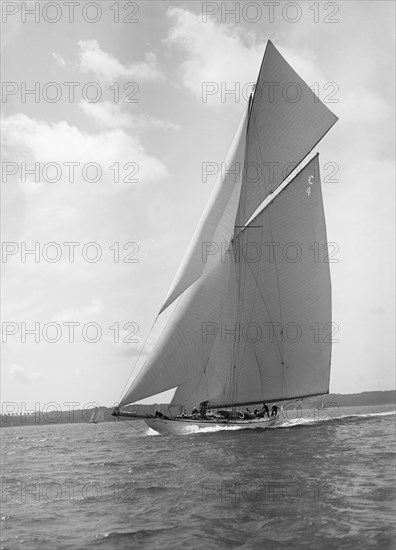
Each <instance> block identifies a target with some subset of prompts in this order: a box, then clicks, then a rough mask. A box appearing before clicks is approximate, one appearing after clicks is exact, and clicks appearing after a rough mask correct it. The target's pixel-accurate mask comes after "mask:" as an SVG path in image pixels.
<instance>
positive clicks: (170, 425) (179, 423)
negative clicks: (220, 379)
mask: <svg viewBox="0 0 396 550" xmlns="http://www.w3.org/2000/svg"><path fill="white" fill-rule="evenodd" d="M144 421H145V422H146V424H147V426H148V427H149V428H151V429H152V430H154V431H156V432H157V433H159V434H161V435H167V434H173V435H185V434H192V433H208V432H217V431H222V430H268V429H272V428H277V427H279V426H280V425H281V423H282V422H281V420H280V419H279V418H270V419H267V418H266V419H260V420H255V419H254V420H241V421H237V422H229V421H223V420H203V421H199V420H174V419H163V418H145V419H144Z"/></svg>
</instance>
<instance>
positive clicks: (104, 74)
mask: <svg viewBox="0 0 396 550" xmlns="http://www.w3.org/2000/svg"><path fill="white" fill-rule="evenodd" d="M78 45H79V47H80V53H79V69H80V70H81V71H82V72H92V73H94V74H95V75H96V76H97V77H98V78H99V79H100V80H101V81H103V82H115V81H117V80H119V79H129V78H132V79H136V80H162V79H163V78H164V76H163V74H162V73H161V71H160V69H159V68H158V64H157V57H156V55H155V54H154V53H152V52H148V53H146V55H145V60H144V61H137V62H135V63H130V64H129V65H123V64H122V63H121V62H120V61H119V60H118V59H117V58H116V57H114V56H113V55H111V54H109V53H107V52H105V51H103V50H102V49H101V48H100V45H99V42H98V41H97V40H80V41H79V42H78Z"/></svg>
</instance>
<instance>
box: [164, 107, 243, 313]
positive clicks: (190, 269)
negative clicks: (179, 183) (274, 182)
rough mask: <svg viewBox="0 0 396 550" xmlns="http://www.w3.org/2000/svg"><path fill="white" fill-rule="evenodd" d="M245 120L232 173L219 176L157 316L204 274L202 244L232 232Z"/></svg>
mask: <svg viewBox="0 0 396 550" xmlns="http://www.w3.org/2000/svg"><path fill="white" fill-rule="evenodd" d="M247 116H248V113H247V109H246V111H245V113H244V115H243V117H242V120H241V123H240V125H239V128H238V130H237V133H236V135H235V138H234V140H233V142H232V144H231V147H230V150H229V152H228V155H227V158H226V161H225V165H226V166H227V167H232V169H231V168H229V171H228V172H226V173H225V174H220V175H219V177H218V179H217V181H216V184H215V187H214V189H213V191H212V194H211V196H210V199H209V201H208V204H207V205H206V208H205V210H204V212H203V214H202V216H201V219H200V221H199V224H198V226H197V228H196V230H195V233H194V235H193V238H192V240H191V242H190V244H189V247H188V249H187V251H186V253H185V255H184V258H183V261H182V263H181V264H180V267H179V270H178V272H177V274H176V277H175V279H174V281H173V283H172V286H171V288H170V290H169V292H168V296H167V297H166V300H165V302H164V305H163V306H162V308H161V311H160V313H161V312H162V311H164V310H165V309H166V308H167V307H168V306H169V305H170V304H171V303H172V302H173V301H174V300H176V298H178V297H179V296H180V294H182V293H183V292H184V291H185V290H186V289H187V288H188V287H189V286H190V285H191V284H193V283H194V281H196V280H197V279H198V278H199V277H200V276H201V275H202V273H203V272H204V269H205V264H206V262H205V261H204V260H205V258H203V257H202V253H203V252H205V250H203V245H204V243H208V245H209V246H210V244H211V243H217V242H222V241H224V240H227V239H229V238H230V237H231V235H232V233H233V231H234V223H235V215H236V211H237V208H238V202H239V197H240V193H241V183H242V172H243V163H244V157H245V143H246V126H247Z"/></svg>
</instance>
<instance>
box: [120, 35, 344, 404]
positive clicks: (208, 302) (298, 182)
mask: <svg viewBox="0 0 396 550" xmlns="http://www.w3.org/2000/svg"><path fill="white" fill-rule="evenodd" d="M293 90H294V91H295V92H296V93H297V96H293V95H292V91H293ZM336 120H337V117H336V116H335V115H334V114H333V113H332V112H331V111H330V110H329V109H328V108H327V107H326V106H325V105H324V104H323V103H322V102H321V101H320V100H319V99H318V98H317V97H316V96H315V94H314V93H313V92H312V90H311V89H310V88H309V87H308V86H307V84H306V83H305V82H304V81H303V80H302V79H301V78H300V77H299V75H298V74H297V73H296V72H295V71H294V70H293V69H292V68H291V67H290V65H289V64H288V63H287V62H286V61H285V59H284V58H283V57H282V56H281V55H280V53H279V52H278V51H277V50H276V49H275V47H274V46H273V44H272V43H271V42H270V41H268V44H267V47H266V50H265V53H264V57H263V62H262V65H261V68H260V72H259V76H258V79H257V84H256V86H255V88H254V92H253V93H252V94H251V96H250V98H249V104H248V107H247V109H246V112H245V114H244V117H243V119H242V122H241V124H240V126H239V128H238V131H237V134H236V137H235V139H234V141H233V144H232V146H231V149H230V152H229V154H228V156H227V159H226V166H232V167H233V168H235V167H237V166H238V167H239V169H238V170H239V172H238V170H237V172H238V173H237V177H236V176H235V173H234V172H232V174H231V175H230V174H229V173H226V176H225V180H224V181H223V180H222V178H221V176H220V177H219V179H218V181H217V183H216V185H215V188H214V191H213V193H212V195H211V198H210V200H209V202H208V205H207V207H206V208H205V211H204V213H203V216H202V218H201V220H200V222H199V224H198V227H197V229H196V232H195V234H194V236H193V239H192V241H191V243H190V245H189V247H188V250H187V252H186V255H185V257H184V259H183V262H182V264H181V266H180V268H179V270H178V273H177V274H176V277H175V280H174V281H173V283H172V286H171V289H170V291H169V293H168V296H167V298H166V300H165V303H164V305H163V306H162V309H161V312H162V311H164V310H165V309H166V308H168V307H169V305H170V304H172V303H173V302H174V301H175V300H176V299H179V301H178V304H177V306H176V308H175V310H174V313H173V314H172V318H171V320H170V322H169V323H168V325H167V327H166V328H165V330H164V332H163V333H162V335H161V337H160V339H159V340H158V342H157V344H156V346H155V348H154V350H153V351H152V353H151V354H150V356H149V357H148V359H147V360H146V362H145V364H144V365H143V368H142V369H141V371H140V372H139V374H138V376H137V377H136V379H135V380H134V381H133V383H132V385H131V386H130V388H129V390H128V391H127V393H126V394H125V396H124V397H123V399H122V400H121V403H120V406H122V405H124V404H127V403H132V402H136V401H139V400H141V399H144V398H146V397H149V396H151V395H155V394H157V393H161V392H163V391H165V390H168V389H171V388H176V392H175V394H174V397H173V400H172V405H173V406H176V405H177V406H186V407H187V406H190V405H193V406H196V405H197V404H198V403H201V402H206V401H207V402H208V408H209V407H211V406H212V404H214V403H216V404H218V405H219V406H220V405H221V406H226V404H232V405H235V404H238V405H241V404H245V403H257V402H260V401H262V400H263V399H266V400H267V401H271V400H275V399H276V400H283V399H294V398H297V397H302V396H306V395H318V394H324V393H327V392H328V382H329V372H330V355H331V345H330V346H327V347H326V346H325V347H324V346H322V345H315V346H314V345H312V342H311V341H310V340H309V336H311V337H312V331H311V332H310V330H309V327H310V325H312V324H313V323H319V325H320V326H321V327H323V326H324V325H325V324H326V323H327V324H329V323H330V322H331V289H330V274H329V269H328V267H329V266H328V264H327V265H323V264H314V263H313V262H312V251H311V256H309V253H310V252H309V246H308V251H307V250H306V249H305V248H306V247H307V245H313V244H314V243H315V242H317V241H319V242H320V244H321V245H322V244H323V245H325V244H326V242H327V238H326V228H325V221H324V211H323V202H322V195H321V188H320V179H319V180H318V177H317V175H318V173H319V163H318V158H317V156H316V157H314V159H312V160H311V161H310V162H309V163H308V164H307V165H306V166H305V167H304V168H303V169H302V170H301V172H300V173H299V174H298V175H297V176H296V177H295V178H293V179H292V181H291V182H289V183H288V184H287V185H286V186H285V187H284V189H282V190H281V191H280V192H279V193H278V194H277V195H276V196H275V197H274V199H273V200H272V201H271V202H270V203H269V204H267V205H266V207H265V208H264V209H263V210H262V211H261V212H259V214H257V216H255V218H254V219H253V220H251V218H252V216H253V214H254V213H255V212H256V211H257V209H258V208H259V207H260V205H262V204H263V202H264V201H265V200H266V199H267V197H268V196H269V195H270V194H271V193H272V191H273V190H274V189H277V188H278V187H279V186H280V185H281V184H282V183H283V182H284V181H285V179H286V178H287V177H288V175H289V173H290V170H287V167H288V166H290V164H294V166H297V165H298V164H300V163H301V161H302V160H303V159H304V158H306V156H307V155H308V154H309V153H310V152H311V151H312V149H313V148H314V147H315V145H316V144H317V143H318V141H320V139H322V137H323V136H324V135H325V134H326V133H327V132H328V131H329V129H330V128H331V127H332V126H333V124H334V123H335V122H336ZM315 174H316V177H315ZM238 175H239V177H238ZM312 183H315V185H314V186H312V185H311V184H312ZM307 189H309V190H310V193H307V192H306V191H307ZM250 220H251V221H250ZM296 240H297V241H298V242H297V244H300V245H303V246H304V250H303V252H304V256H303V259H302V260H301V261H298V262H294V263H293V261H290V262H285V261H284V258H283V257H282V251H283V250H284V247H285V246H287V245H288V243H289V244H290V243H293V242H294V241H296ZM276 243H279V246H280V247H281V248H279V249H276V250H275V249H274V247H275V245H276ZM208 244H209V245H210V244H212V246H213V248H212V250H211V251H210V252H209V253H207V254H206V257H205V258H203V252H205V251H206V252H208V248H207V245H208ZM295 244H296V243H295ZM223 246H224V250H225V251H226V253H225V254H223V251H224V250H223ZM277 246H278V245H277ZM205 247H206V248H205ZM216 247H217V250H216ZM254 247H256V248H257V250H260V249H261V253H262V252H263V249H265V250H266V254H267V256H263V255H262V257H261V258H260V259H259V260H258V261H256V262H254V261H252V260H251V259H250V258H249V257H248V256H247V255H246V254H245V255H244V253H243V252H244V251H245V252H246V250H248V249H249V248H250V249H254ZM271 247H272V249H273V250H272V249H271ZM271 250H272V252H271ZM286 250H288V249H287V248H286ZM268 251H270V252H271V254H272V255H271V258H269V257H268ZM275 252H276V253H275ZM279 254H280V255H279ZM307 254H308V255H307ZM238 256H239V260H237V261H236V260H235V258H238ZM310 260H311V261H310ZM255 323H256V324H258V325H260V324H261V325H263V323H264V326H265V327H266V328H267V329H269V330H270V331H271V338H270V340H271V341H269V340H268V338H267V341H266V340H265V339H264V338H262V339H261V340H260V341H259V342H254V341H249V338H246V337H245V338H244V341H243V340H241V338H240V336H241V335H240V334H239V335H238V337H239V339H237V338H234V341H232V339H229V338H225V339H224V338H223V333H222V331H223V326H225V327H226V332H227V329H228V328H229V327H231V328H233V330H234V335H235V336H236V334H237V332H238V330H240V327H241V326H242V327H244V328H246V326H248V325H249V324H250V325H252V324H253V325H254V324H255ZM293 323H296V324H297V325H298V326H299V327H303V328H304V335H303V337H301V338H300V340H298V341H296V342H293V343H291V342H290V341H288V340H290V335H289V333H287V338H286V337H285V332H284V331H285V325H286V326H287V325H289V326H290V324H293ZM208 325H209V327H210V330H206V332H205V331H204V329H205V328H206V329H207V328H208ZM242 330H243V329H242ZM242 336H243V334H242ZM291 344H293V345H291Z"/></svg>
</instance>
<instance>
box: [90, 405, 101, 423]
mask: <svg viewBox="0 0 396 550" xmlns="http://www.w3.org/2000/svg"><path fill="white" fill-rule="evenodd" d="M104 419H105V418H104V412H103V409H101V408H97V409H95V410H94V412H93V413H92V414H91V416H90V419H89V423H90V424H97V423H98V422H104Z"/></svg>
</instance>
